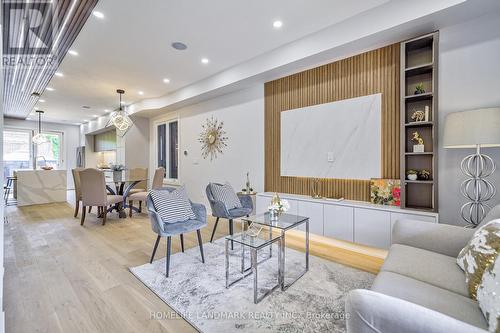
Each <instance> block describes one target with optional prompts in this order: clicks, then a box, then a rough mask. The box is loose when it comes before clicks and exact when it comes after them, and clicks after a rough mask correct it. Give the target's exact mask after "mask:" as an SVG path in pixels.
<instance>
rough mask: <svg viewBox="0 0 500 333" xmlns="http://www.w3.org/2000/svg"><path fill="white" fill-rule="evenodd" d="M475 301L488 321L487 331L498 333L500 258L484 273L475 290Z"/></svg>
mask: <svg viewBox="0 0 500 333" xmlns="http://www.w3.org/2000/svg"><path fill="white" fill-rule="evenodd" d="M477 301H478V302H479V307H480V308H481V311H482V312H483V314H484V316H485V318H486V320H487V321H488V326H489V331H490V332H495V333H498V332H500V256H497V259H496V260H495V262H494V263H493V264H492V265H490V266H489V267H488V268H487V269H486V270H485V271H484V274H483V279H482V281H481V285H480V286H479V288H478V289H477Z"/></svg>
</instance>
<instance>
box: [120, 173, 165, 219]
mask: <svg viewBox="0 0 500 333" xmlns="http://www.w3.org/2000/svg"><path fill="white" fill-rule="evenodd" d="M164 174H165V169H164V168H162V167H159V168H158V169H156V170H155V174H154V176H153V182H152V184H151V189H152V190H157V189H159V188H161V187H162V186H163V175H164ZM133 190H134V189H132V190H131V191H130V192H132V191H133ZM130 192H129V196H128V206H129V213H128V214H129V217H132V211H133V210H134V201H139V213H141V212H142V202H146V198H147V196H148V194H149V192H148V191H147V190H141V191H139V192H135V193H130Z"/></svg>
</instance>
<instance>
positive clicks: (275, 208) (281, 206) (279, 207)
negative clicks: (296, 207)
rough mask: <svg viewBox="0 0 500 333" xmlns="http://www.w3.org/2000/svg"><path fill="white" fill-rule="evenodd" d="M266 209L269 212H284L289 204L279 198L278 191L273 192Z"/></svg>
mask: <svg viewBox="0 0 500 333" xmlns="http://www.w3.org/2000/svg"><path fill="white" fill-rule="evenodd" d="M267 209H268V210H269V211H270V212H277V213H284V212H286V211H288V210H289V209H290V204H289V203H288V201H287V200H285V199H281V198H280V196H279V195H278V193H275V194H274V196H273V198H272V199H271V204H270V205H269V206H268V207H267Z"/></svg>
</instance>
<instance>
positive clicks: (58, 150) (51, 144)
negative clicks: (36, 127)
mask: <svg viewBox="0 0 500 333" xmlns="http://www.w3.org/2000/svg"><path fill="white" fill-rule="evenodd" d="M44 135H45V137H46V138H47V142H45V143H42V144H40V145H35V151H36V163H37V167H41V166H51V167H53V168H59V167H61V165H62V133H57V132H45V133H44Z"/></svg>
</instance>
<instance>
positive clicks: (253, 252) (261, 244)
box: [225, 231, 282, 304]
mask: <svg viewBox="0 0 500 333" xmlns="http://www.w3.org/2000/svg"><path fill="white" fill-rule="evenodd" d="M229 242H234V243H238V244H240V245H241V248H242V261H241V274H242V276H241V277H239V278H237V279H236V280H233V281H229ZM281 242H282V239H281V235H273V234H272V233H267V232H266V233H259V235H257V236H250V235H249V234H248V233H246V232H245V231H243V232H242V233H241V234H236V235H232V236H231V235H230V236H227V237H226V244H225V245H226V248H225V253H226V288H229V287H230V286H232V285H233V284H235V283H237V282H239V281H241V280H242V279H244V278H246V277H247V276H249V275H252V274H253V302H254V303H255V304H257V303H259V302H260V301H261V300H262V299H264V297H266V296H267V295H269V294H270V293H272V292H273V291H274V290H276V289H277V288H279V287H280V286H281V285H282V277H281V268H282V260H281V259H282V258H281V251H280V253H278V281H277V283H276V285H275V286H274V287H272V288H270V289H269V290H267V291H266V292H265V293H264V294H263V295H261V296H258V279H257V277H258V274H257V266H258V264H260V262H257V251H258V250H260V249H263V248H265V247H268V246H269V248H271V249H272V245H273V244H274V243H278V248H281ZM245 248H248V249H249V250H250V258H251V259H250V261H251V267H250V269H248V270H245V264H244V258H245ZM266 260H267V259H266ZM261 262H262V261H261ZM249 270H251V271H250V272H248V271H249Z"/></svg>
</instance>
